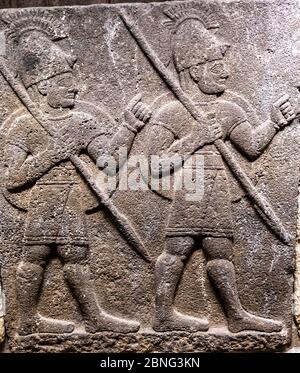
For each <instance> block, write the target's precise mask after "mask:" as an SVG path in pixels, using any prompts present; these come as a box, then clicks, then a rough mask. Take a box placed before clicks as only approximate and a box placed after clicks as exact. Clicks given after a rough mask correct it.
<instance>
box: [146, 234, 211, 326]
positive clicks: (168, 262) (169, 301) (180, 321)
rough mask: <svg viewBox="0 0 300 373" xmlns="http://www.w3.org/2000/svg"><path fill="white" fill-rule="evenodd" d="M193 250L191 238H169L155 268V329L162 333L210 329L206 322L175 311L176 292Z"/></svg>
mask: <svg viewBox="0 0 300 373" xmlns="http://www.w3.org/2000/svg"><path fill="white" fill-rule="evenodd" d="M193 248H194V240H193V238H191V237H174V238H173V237H172V238H168V239H167V243H166V248H165V250H164V252H163V253H162V254H161V255H160V256H159V258H158V259H157V262H156V266H155V287H156V298H155V318H154V323H153V329H154V330H156V331H160V332H166V331H170V330H184V331H189V332H197V331H206V330H208V322H207V320H202V319H198V318H196V317H191V316H188V315H184V314H181V313H179V312H178V311H177V310H176V309H175V308H174V299H175V295H176V290H177V287H178V284H179V281H180V278H181V275H182V272H183V268H184V262H185V260H186V258H187V255H188V254H189V253H190V252H191V251H192V250H193Z"/></svg>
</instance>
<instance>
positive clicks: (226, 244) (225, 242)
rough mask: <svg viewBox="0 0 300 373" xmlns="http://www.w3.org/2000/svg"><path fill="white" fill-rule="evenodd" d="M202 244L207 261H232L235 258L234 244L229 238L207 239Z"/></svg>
mask: <svg viewBox="0 0 300 373" xmlns="http://www.w3.org/2000/svg"><path fill="white" fill-rule="evenodd" d="M202 244H203V250H204V253H205V256H206V259H207V260H215V259H225V260H230V261H231V260H232V258H233V251H232V247H233V243H232V241H231V240H230V239H228V238H223V237H207V238H205V239H204V240H203V243H202Z"/></svg>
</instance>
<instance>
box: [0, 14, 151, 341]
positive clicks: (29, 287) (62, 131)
mask: <svg viewBox="0 0 300 373" xmlns="http://www.w3.org/2000/svg"><path fill="white" fill-rule="evenodd" d="M6 21H7V23H8V26H9V29H8V33H7V35H8V36H7V49H8V57H9V58H10V61H11V63H12V65H13V66H14V67H15V71H16V73H17V75H18V81H17V82H12V81H10V80H9V78H8V76H9V72H8V70H7V76H6V78H7V79H8V82H9V81H10V83H11V86H12V88H15V91H16V90H18V88H16V87H20V86H18V84H19V85H22V87H21V88H20V92H23V93H22V94H20V95H19V98H21V101H23V103H24V102H27V103H28V106H27V108H26V109H27V110H26V109H25V108H24V109H21V112H20V111H19V112H18V115H13V120H12V121H11V124H10V127H9V128H8V130H7V134H6V145H5V153H6V159H7V175H6V188H7V192H6V196H7V198H8V199H9V198H10V197H11V200H12V201H13V198H14V195H17V194H18V193H22V192H23V191H27V192H28V191H29V193H28V194H27V195H28V201H27V202H28V203H27V207H26V210H27V217H26V223H25V229H24V238H23V258H22V261H21V262H20V264H19V265H18V268H17V271H16V284H17V298H18V305H19V311H20V325H19V334H20V335H27V334H32V333H70V332H72V331H73V329H74V324H73V323H72V322H67V321H60V320H55V319H50V318H45V317H43V316H42V315H41V314H39V312H38V300H39V291H40V288H41V283H42V281H43V273H44V270H45V266H46V265H47V261H48V258H49V255H50V254H51V253H53V251H55V252H56V253H57V254H58V256H59V257H60V258H61V260H62V262H63V272H64V276H65V279H66V282H67V284H68V285H69V287H70V290H71V292H72V294H73V296H74V297H75V299H76V301H77V302H78V304H79V307H80V309H81V312H82V315H83V319H84V324H85V329H86V331H87V332H90V333H95V332H99V331H104V330H109V331H115V332H121V333H128V332H135V331H137V330H138V329H139V323H138V322H135V321H131V320H127V319H123V318H119V317H115V316H113V315H110V314H108V313H106V312H105V311H104V310H103V309H102V306H100V304H99V302H98V300H97V297H96V293H95V289H94V285H93V281H92V279H91V276H90V272H89V268H88V265H87V264H86V256H87V251H88V248H89V240H88V235H87V228H86V221H85V210H86V209H87V206H85V204H84V201H85V199H84V195H85V194H86V192H87V189H89V186H90V185H92V186H94V188H96V187H95V185H94V183H93V181H92V180H91V179H90V178H89V175H88V176H86V174H85V173H84V172H83V174H80V173H79V172H78V168H80V167H78V164H79V165H80V164H81V163H80V162H79V161H78V157H79V156H81V155H86V156H89V158H90V159H91V160H93V161H94V162H95V163H96V162H97V159H98V157H99V156H103V155H105V154H106V155H111V156H115V158H116V160H117V159H118V157H117V153H118V149H119V148H120V147H125V148H127V149H130V148H131V145H132V142H133V140H134V138H135V136H136V133H137V132H138V131H139V130H140V129H141V128H142V127H143V126H144V124H145V122H146V121H147V120H148V119H149V116H150V113H149V112H148V110H147V109H146V108H145V107H144V106H143V104H142V103H141V102H140V98H139V97H137V98H135V99H134V100H133V101H131V103H130V104H129V106H128V109H127V110H126V111H125V113H124V121H123V125H121V127H120V129H119V130H118V131H117V133H116V134H115V135H114V137H113V138H112V139H108V138H107V136H106V134H105V131H104V128H103V123H101V121H100V122H99V121H98V120H97V119H96V118H95V117H93V115H91V114H89V113H88V112H84V111H78V110H76V94H77V83H76V80H75V77H74V70H73V68H74V65H75V63H76V57H75V56H74V55H73V54H71V53H70V54H68V53H67V52H66V51H64V50H63V49H62V48H61V47H60V45H59V44H58V43H57V40H59V39H61V35H57V30H58V27H56V26H57V25H56V24H55V22H54V23H53V22H52V21H53V20H52V21H51V19H47V17H44V18H43V17H41V16H33V17H29V16H28V15H27V13H25V12H24V13H22V14H21V15H19V16H18V15H15V17H13V16H11V17H8V18H7V20H6ZM64 37H66V36H64ZM2 72H3V70H2ZM4 75H5V74H4ZM22 89H23V90H22ZM27 95H28V96H27ZM24 97H25V98H24ZM35 112H36V113H38V114H39V115H36V116H35V115H34V113H35ZM101 118H102V120H103V121H104V120H106V121H107V120H108V119H109V118H108V114H107V113H105V112H102V113H101ZM76 157H77V158H76ZM71 160H73V162H72V161H71ZM75 160H76V162H75ZM118 167H121V165H120V164H119V165H118ZM83 169H84V167H83ZM83 176H85V178H84V177H83ZM87 181H88V183H87ZM87 184H89V185H87ZM94 191H97V189H94ZM100 202H101V201H100ZM113 213H114V214H116V212H115V209H114V211H113ZM124 221H125V220H124ZM125 223H126V221H125Z"/></svg>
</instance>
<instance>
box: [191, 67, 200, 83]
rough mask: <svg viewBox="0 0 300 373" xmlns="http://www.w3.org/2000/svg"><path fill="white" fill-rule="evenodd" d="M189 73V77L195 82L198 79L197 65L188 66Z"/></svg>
mask: <svg viewBox="0 0 300 373" xmlns="http://www.w3.org/2000/svg"><path fill="white" fill-rule="evenodd" d="M190 75H191V78H192V79H193V80H194V81H195V82H198V80H199V65H196V66H191V67H190Z"/></svg>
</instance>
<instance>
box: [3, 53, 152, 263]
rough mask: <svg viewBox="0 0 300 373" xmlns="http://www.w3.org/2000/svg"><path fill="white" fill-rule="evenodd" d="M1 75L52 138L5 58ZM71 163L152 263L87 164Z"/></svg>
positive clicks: (74, 158) (117, 225)
mask: <svg viewBox="0 0 300 373" xmlns="http://www.w3.org/2000/svg"><path fill="white" fill-rule="evenodd" d="M0 73H1V74H2V76H3V78H4V79H5V80H6V82H7V83H8V84H9V86H10V87H11V88H12V90H13V91H14V92H15V94H16V96H17V97H18V98H19V99H20V101H21V102H22V103H23V105H24V106H25V108H26V109H27V110H28V111H29V113H30V114H31V115H32V116H33V118H34V119H35V120H36V121H37V122H38V123H39V124H40V125H41V127H42V128H43V129H44V130H45V131H46V132H47V133H48V134H49V135H50V136H51V137H52V136H53V133H51V132H50V131H49V129H48V128H47V126H46V124H45V123H46V119H45V117H44V114H43V112H42V111H41V110H40V109H39V108H38V107H37V106H36V105H35V103H34V102H33V101H32V100H31V98H30V96H29V95H28V93H27V91H26V89H25V88H24V87H23V86H22V84H21V83H19V82H18V81H17V79H16V78H15V77H14V76H13V75H12V74H11V72H10V71H9V69H8V67H7V65H6V63H5V62H4V61H3V57H1V58H0ZM70 161H71V162H72V164H73V165H74V166H75V168H76V169H77V170H78V172H79V173H80V174H81V175H82V177H83V178H84V179H85V181H86V182H87V184H88V185H89V186H90V188H91V189H92V190H93V192H94V193H95V195H96V196H97V197H98V198H99V200H100V202H101V203H102V205H103V206H104V207H105V208H106V209H107V211H108V212H109V213H110V216H111V217H112V220H113V221H114V223H115V225H116V227H117V229H118V231H119V232H120V233H121V234H122V235H123V237H124V238H125V239H126V240H127V241H128V243H129V245H130V246H131V247H132V248H133V249H134V250H135V251H136V252H137V253H138V254H139V255H140V256H141V257H142V258H143V259H145V260H146V261H147V262H151V258H150V255H149V253H148V251H147V249H146V248H145V246H144V244H143V242H142V240H141V239H140V237H139V235H138V234H137V233H136V232H135V230H134V228H133V227H132V226H131V224H130V223H129V221H128V219H127V218H126V216H124V215H123V214H122V213H121V212H120V211H119V210H118V209H117V207H116V206H115V205H114V204H113V202H112V200H111V199H110V198H109V196H108V195H107V194H106V193H105V192H104V191H103V190H102V189H101V188H99V186H98V185H97V183H96V182H95V180H94V178H93V175H92V174H91V172H90V170H89V168H88V167H87V166H86V164H85V163H84V162H83V161H82V160H81V159H80V158H79V157H78V156H76V155H73V156H72V157H71V158H70Z"/></svg>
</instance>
